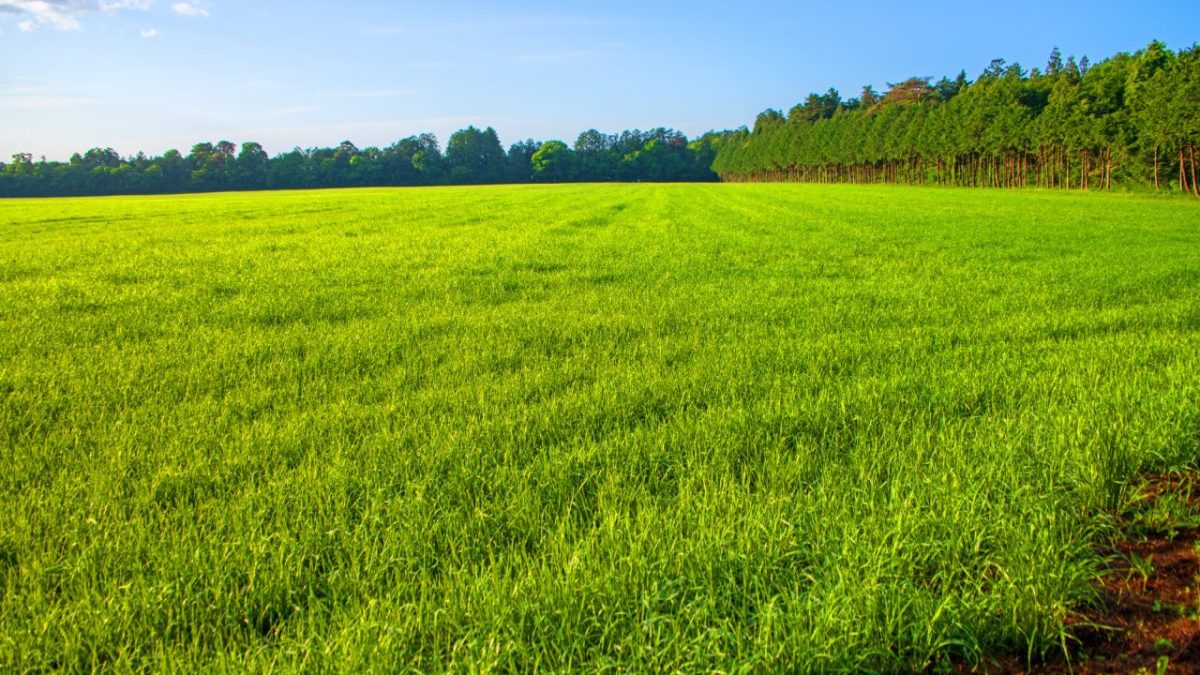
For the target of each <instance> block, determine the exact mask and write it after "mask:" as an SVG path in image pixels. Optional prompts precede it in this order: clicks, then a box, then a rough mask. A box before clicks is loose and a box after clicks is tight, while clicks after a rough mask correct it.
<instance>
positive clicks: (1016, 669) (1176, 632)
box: [960, 472, 1200, 675]
mask: <svg viewBox="0 0 1200 675" xmlns="http://www.w3.org/2000/svg"><path fill="white" fill-rule="evenodd" d="M1138 497H1139V498H1138V499H1136V500H1135V502H1134V505H1133V507H1132V508H1131V509H1130V510H1129V511H1128V512H1127V513H1125V514H1122V519H1121V521H1122V522H1121V525H1122V531H1124V532H1125V533H1126V538H1125V539H1123V540H1122V541H1119V542H1117V544H1116V545H1115V547H1114V548H1113V549H1112V550H1111V551H1109V554H1110V555H1109V557H1108V573H1107V574H1105V575H1104V576H1103V578H1101V580H1100V581H1099V584H1100V589H1099V590H1100V592H1101V597H1102V598H1103V600H1104V602H1103V606H1102V607H1101V608H1099V609H1096V610H1091V611H1084V612H1081V613H1079V614H1076V615H1073V616H1071V617H1069V618H1068V620H1067V624H1068V626H1070V627H1071V629H1072V630H1071V632H1072V634H1073V635H1074V636H1075V638H1076V639H1077V640H1078V642H1077V643H1076V644H1075V645H1074V646H1073V647H1072V648H1071V652H1072V654H1073V658H1072V659H1071V661H1070V662H1068V661H1067V660H1066V659H1065V658H1060V659H1059V660H1056V661H1051V662H1049V663H1045V664H1042V665H1040V666H1036V667H1033V668H1029V667H1027V666H1026V663H1025V661H1024V660H1023V659H1018V658H1015V657H1013V658H1009V657H1001V658H997V659H992V660H989V662H988V663H986V664H984V665H981V666H979V667H976V668H975V669H973V670H972V669H969V668H968V669H960V672H989V673H1025V672H1038V673H1083V674H1085V675H1091V674H1099V673H1196V674H1200V588H1198V585H1200V580H1198V577H1200V550H1198V547H1200V473H1195V472H1189V473H1174V474H1156V475H1151V476H1147V477H1146V484H1145V486H1144V487H1143V488H1142V490H1141V491H1140V493H1139V495H1138Z"/></svg>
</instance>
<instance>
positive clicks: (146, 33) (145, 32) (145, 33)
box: [142, 28, 158, 40]
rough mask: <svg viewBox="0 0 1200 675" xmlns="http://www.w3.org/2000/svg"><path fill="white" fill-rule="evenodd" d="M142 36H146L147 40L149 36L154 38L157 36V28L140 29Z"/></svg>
mask: <svg viewBox="0 0 1200 675" xmlns="http://www.w3.org/2000/svg"><path fill="white" fill-rule="evenodd" d="M142 37H144V38H146V39H147V40H149V39H151V38H156V37H158V29H157V28H147V29H146V30H143V31H142Z"/></svg>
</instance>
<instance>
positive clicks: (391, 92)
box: [325, 89, 416, 98]
mask: <svg viewBox="0 0 1200 675" xmlns="http://www.w3.org/2000/svg"><path fill="white" fill-rule="evenodd" d="M415 93H416V92H415V91H413V90H412V89H360V90H357V91H331V92H327V93H326V94H325V95H326V96H338V97H345V98H387V97H391V96H409V95H412V94H415Z"/></svg>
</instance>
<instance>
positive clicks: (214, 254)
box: [0, 185, 1200, 672]
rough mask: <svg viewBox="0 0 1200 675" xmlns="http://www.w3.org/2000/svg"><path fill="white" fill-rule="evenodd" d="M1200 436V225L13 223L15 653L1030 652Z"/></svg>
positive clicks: (1, 447) (503, 213)
mask: <svg viewBox="0 0 1200 675" xmlns="http://www.w3.org/2000/svg"><path fill="white" fill-rule="evenodd" d="M1198 446H1200V210H1197V208H1196V205H1195V204H1191V203H1186V202H1174V201H1163V200H1152V199H1143V198H1135V197H1122V196H1111V195H1061V194H1047V193H1033V192H1027V193H1019V194H1002V193H993V192H985V191H952V190H918V189H903V188H885V187H874V188H856V187H848V186H832V187H830V186H827V187H819V186H791V185H767V186H762V185H759V186H754V185H707V186H699V185H692V186H649V185H645V186H642V185H638V186H621V185H612V186H560V187H497V188H444V189H412V190H369V191H332V192H309V193H303V192H292V193H264V194H241V195H209V196H190V197H158V198H114V199H97V200H53V201H4V202H0V467H2V468H3V471H0V514H2V515H0V583H2V588H3V596H2V601H0V670H4V671H8V670H39V669H43V668H51V667H60V668H66V669H69V670H87V669H92V668H95V667H100V666H110V667H114V668H139V669H141V668H145V669H153V670H171V669H189V670H205V671H208V670H221V669H227V670H236V671H242V670H246V669H252V670H260V669H266V668H272V667H273V668H285V669H293V668H304V669H307V670H317V671H322V670H328V669H333V670H346V671H357V672H362V671H365V670H368V669H374V670H376V671H377V672H390V671H395V670H401V669H419V670H440V669H445V668H455V669H473V670H484V669H487V668H489V667H495V668H498V669H502V670H515V671H529V670H533V669H570V668H578V669H584V670H589V671H590V670H595V669H597V668H606V667H611V668H613V669H617V668H620V669H630V670H637V671H647V670H651V671H658V670H684V671H694V670H701V669H722V670H738V669H766V670H781V669H783V670H830V669H855V668H871V669H884V670H894V669H909V668H923V667H928V666H930V665H932V664H936V663H937V662H939V661H941V660H944V659H946V658H948V657H959V658H963V659H965V660H967V661H968V662H971V661H973V660H975V659H977V658H978V657H979V656H980V654H986V653H992V652H996V651H1007V652H1014V651H1015V652H1017V653H1021V654H1030V655H1032V656H1035V657H1036V656H1038V655H1041V654H1044V653H1048V652H1052V651H1054V650H1056V649H1059V650H1060V649H1062V644H1063V640H1064V635H1063V633H1062V631H1063V628H1062V625H1063V624H1062V619H1063V617H1064V615H1065V613H1066V612H1067V611H1068V610H1069V608H1071V607H1072V606H1074V605H1076V604H1077V603H1080V602H1083V601H1086V600H1087V599H1088V598H1089V595H1090V593H1091V590H1090V588H1091V587H1090V584H1089V582H1090V580H1091V579H1092V578H1093V576H1094V574H1095V573H1096V572H1097V570H1098V569H1099V567H1100V560H1099V558H1098V556H1097V554H1095V553H1093V547H1094V545H1095V544H1096V543H1097V542H1099V541H1101V540H1102V539H1103V538H1104V537H1107V536H1109V534H1110V531H1111V530H1110V528H1111V521H1110V518H1109V517H1108V516H1107V515H1106V514H1107V513H1110V512H1113V511H1114V510H1115V509H1117V508H1118V507H1119V506H1120V504H1121V500H1122V497H1123V494H1124V493H1125V492H1126V489H1125V485H1126V482H1127V481H1129V480H1131V479H1132V478H1133V477H1134V476H1136V475H1137V474H1138V473H1139V472H1140V471H1143V470H1147V469H1151V468H1154V469H1161V468H1167V467H1174V466H1181V465H1187V464H1193V463H1194V462H1195V459H1196V456H1197V451H1198V450H1200V447H1198Z"/></svg>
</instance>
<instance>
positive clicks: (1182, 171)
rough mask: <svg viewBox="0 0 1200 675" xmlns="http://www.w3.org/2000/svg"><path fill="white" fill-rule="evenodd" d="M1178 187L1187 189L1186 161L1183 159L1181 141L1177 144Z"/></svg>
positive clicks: (1185, 190)
mask: <svg viewBox="0 0 1200 675" xmlns="http://www.w3.org/2000/svg"><path fill="white" fill-rule="evenodd" d="M1179 189H1180V190H1183V191H1184V192H1187V191H1188V182H1187V162H1184V161H1183V143H1180V144H1179Z"/></svg>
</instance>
